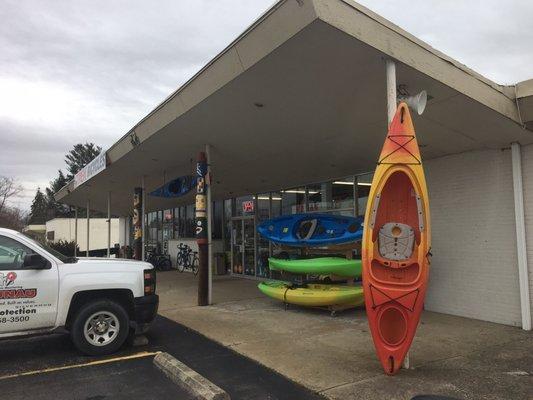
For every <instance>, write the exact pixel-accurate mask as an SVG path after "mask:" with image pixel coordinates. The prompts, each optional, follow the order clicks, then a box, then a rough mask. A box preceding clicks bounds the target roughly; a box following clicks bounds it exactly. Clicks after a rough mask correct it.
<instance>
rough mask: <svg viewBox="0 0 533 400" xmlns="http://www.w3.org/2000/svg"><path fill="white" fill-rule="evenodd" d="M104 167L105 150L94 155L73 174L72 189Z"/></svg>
mask: <svg viewBox="0 0 533 400" xmlns="http://www.w3.org/2000/svg"><path fill="white" fill-rule="evenodd" d="M105 167H106V153H105V151H104V152H102V153H100V154H99V155H97V156H96V158H95V159H94V160H92V161H91V162H90V163H89V164H87V165H86V166H85V167H83V168H82V169H81V170H80V171H79V172H78V173H77V174H76V175H74V189H75V188H77V187H78V186H80V185H81V184H83V183H84V182H87V181H88V180H89V179H91V178H92V177H93V176H95V175H96V174H98V173H99V172H102V171H103V170H104V169H105Z"/></svg>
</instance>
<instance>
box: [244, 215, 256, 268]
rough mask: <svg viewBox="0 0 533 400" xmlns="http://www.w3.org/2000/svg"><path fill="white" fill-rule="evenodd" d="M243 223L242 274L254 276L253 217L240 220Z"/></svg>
mask: <svg viewBox="0 0 533 400" xmlns="http://www.w3.org/2000/svg"><path fill="white" fill-rule="evenodd" d="M242 225H243V230H242V231H243V243H244V254H243V266H244V274H245V275H247V276H255V223H254V220H253V218H247V219H243V220H242Z"/></svg>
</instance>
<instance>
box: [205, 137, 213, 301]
mask: <svg viewBox="0 0 533 400" xmlns="http://www.w3.org/2000/svg"><path fill="white" fill-rule="evenodd" d="M205 155H206V163H207V173H206V177H207V179H206V181H207V185H206V192H207V257H208V258H207V304H212V300H213V201H212V199H211V182H212V179H211V178H212V176H211V146H209V145H208V144H206V145H205Z"/></svg>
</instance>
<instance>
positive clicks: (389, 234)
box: [378, 222, 415, 266]
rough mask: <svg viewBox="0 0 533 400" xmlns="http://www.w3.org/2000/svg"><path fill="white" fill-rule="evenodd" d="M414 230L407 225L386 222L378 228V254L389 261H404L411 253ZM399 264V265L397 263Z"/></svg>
mask: <svg viewBox="0 0 533 400" xmlns="http://www.w3.org/2000/svg"><path fill="white" fill-rule="evenodd" d="M414 242H415V232H414V230H413V228H411V227H410V226H409V225H406V224H402V223H400V222H388V223H386V224H384V225H383V226H382V227H381V228H380V229H379V234H378V247H379V254H380V255H381V257H383V258H384V259H385V260H390V261H391V262H395V261H396V262H398V264H401V263H402V262H406V261H407V260H409V259H410V258H411V255H412V254H413V247H414ZM398 266H399V265H398Z"/></svg>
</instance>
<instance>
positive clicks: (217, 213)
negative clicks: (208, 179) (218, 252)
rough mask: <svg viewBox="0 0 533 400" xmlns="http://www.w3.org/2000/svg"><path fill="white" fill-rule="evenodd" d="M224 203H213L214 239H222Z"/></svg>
mask: <svg viewBox="0 0 533 400" xmlns="http://www.w3.org/2000/svg"><path fill="white" fill-rule="evenodd" d="M223 212H224V210H223V204H222V201H220V200H219V201H214V202H213V239H222V213H223Z"/></svg>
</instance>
